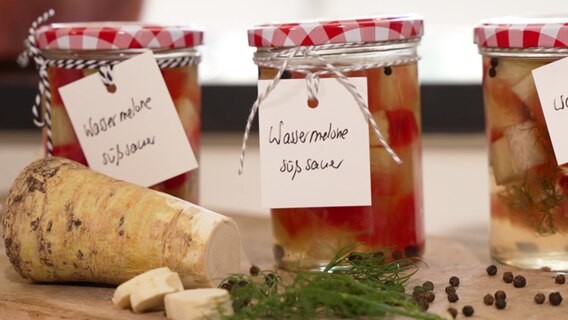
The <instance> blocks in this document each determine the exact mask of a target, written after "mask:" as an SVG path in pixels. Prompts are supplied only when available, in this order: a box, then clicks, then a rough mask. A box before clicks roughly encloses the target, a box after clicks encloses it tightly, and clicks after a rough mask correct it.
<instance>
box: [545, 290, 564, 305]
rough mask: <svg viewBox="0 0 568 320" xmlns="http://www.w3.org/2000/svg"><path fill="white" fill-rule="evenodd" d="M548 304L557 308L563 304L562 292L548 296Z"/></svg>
mask: <svg viewBox="0 0 568 320" xmlns="http://www.w3.org/2000/svg"><path fill="white" fill-rule="evenodd" d="M548 302H550V304H551V305H553V306H557V305H559V304H561V303H562V296H561V295H560V292H553V293H551V294H549V295H548Z"/></svg>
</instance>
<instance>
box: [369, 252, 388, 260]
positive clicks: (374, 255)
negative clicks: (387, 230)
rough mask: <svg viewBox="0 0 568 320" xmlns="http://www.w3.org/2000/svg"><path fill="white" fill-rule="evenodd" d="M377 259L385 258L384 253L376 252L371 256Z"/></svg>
mask: <svg viewBox="0 0 568 320" xmlns="http://www.w3.org/2000/svg"><path fill="white" fill-rule="evenodd" d="M371 256H372V257H373V258H375V259H379V260H382V259H384V258H385V254H384V253H383V252H375V253H373V254H372V255H371Z"/></svg>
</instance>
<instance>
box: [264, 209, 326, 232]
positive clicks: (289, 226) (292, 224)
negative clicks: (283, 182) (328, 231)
mask: <svg viewBox="0 0 568 320" xmlns="http://www.w3.org/2000/svg"><path fill="white" fill-rule="evenodd" d="M318 209H319V208H285V209H272V210H271V211H272V225H273V228H274V233H275V235H276V237H277V238H278V239H283V238H285V239H287V240H291V239H292V238H294V237H297V236H298V235H299V234H300V233H303V232H304V231H306V230H307V231H309V230H311V229H312V228H315V226H316V225H317V224H315V223H313V222H312V221H314V219H315V218H316V217H315V216H314V214H317V212H316V211H317V210H318ZM322 228H324V226H322Z"/></svg>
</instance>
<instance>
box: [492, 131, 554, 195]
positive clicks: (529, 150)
mask: <svg viewBox="0 0 568 320" xmlns="http://www.w3.org/2000/svg"><path fill="white" fill-rule="evenodd" d="M539 137H540V130H539V128H538V126H537V124H536V123H535V122H533V121H526V122H523V123H521V124H518V125H515V126H511V127H509V128H508V129H507V130H505V135H504V136H503V137H502V138H501V139H498V140H496V141H495V142H493V144H491V166H492V168H493V174H494V176H495V182H496V183H497V184H498V185H507V184H510V183H513V182H516V181H518V180H520V179H521V178H522V176H523V175H524V174H525V172H526V171H527V170H529V169H531V168H533V167H535V166H538V165H541V164H544V163H546V161H547V155H546V151H545V150H544V147H543V145H542V142H541V141H540V138H539Z"/></svg>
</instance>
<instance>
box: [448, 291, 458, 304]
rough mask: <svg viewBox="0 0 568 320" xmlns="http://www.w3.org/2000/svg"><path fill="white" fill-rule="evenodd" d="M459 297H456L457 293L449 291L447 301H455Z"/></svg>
mask: <svg viewBox="0 0 568 320" xmlns="http://www.w3.org/2000/svg"><path fill="white" fill-rule="evenodd" d="M459 299H460V297H458V295H457V294H456V293H450V294H448V301H449V302H451V303H454V302H456V301H458V300H459Z"/></svg>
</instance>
